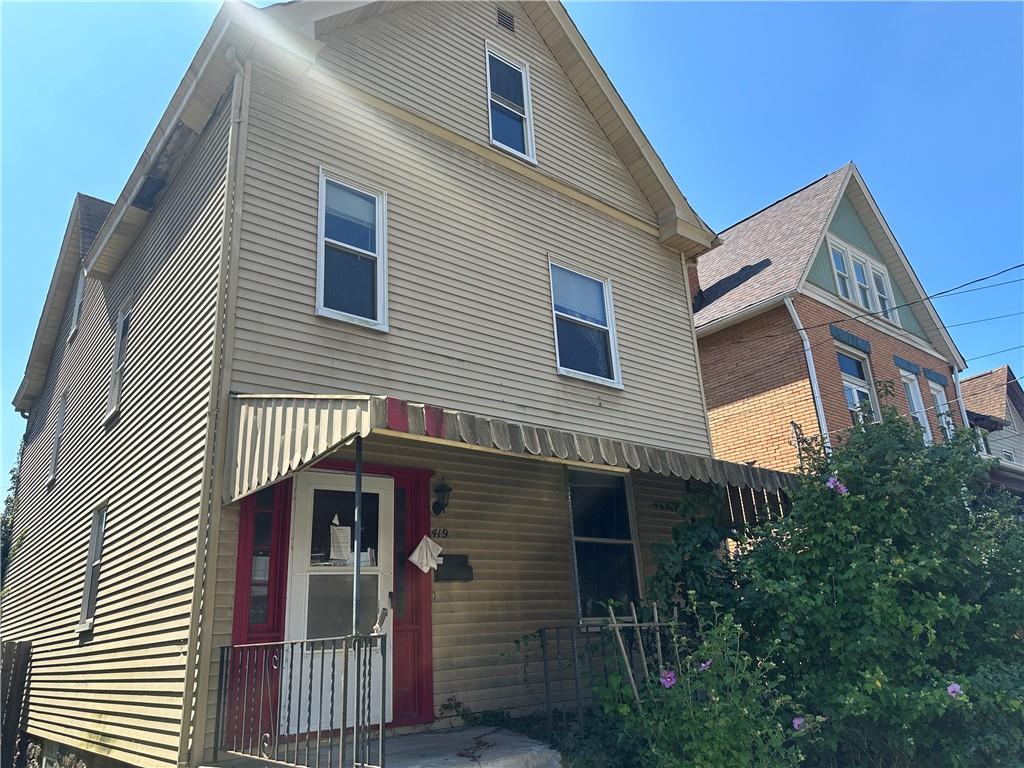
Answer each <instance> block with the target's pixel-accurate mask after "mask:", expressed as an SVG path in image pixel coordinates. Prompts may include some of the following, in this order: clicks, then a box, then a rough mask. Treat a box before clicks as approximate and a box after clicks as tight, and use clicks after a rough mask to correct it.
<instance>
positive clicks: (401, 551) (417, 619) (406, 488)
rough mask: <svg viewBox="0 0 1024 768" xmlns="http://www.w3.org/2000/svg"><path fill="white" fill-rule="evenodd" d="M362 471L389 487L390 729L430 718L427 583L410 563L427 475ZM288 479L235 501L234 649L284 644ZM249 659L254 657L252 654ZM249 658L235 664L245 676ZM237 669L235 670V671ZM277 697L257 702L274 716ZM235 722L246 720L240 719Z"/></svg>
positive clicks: (345, 466)
mask: <svg viewBox="0 0 1024 768" xmlns="http://www.w3.org/2000/svg"><path fill="white" fill-rule="evenodd" d="M317 469H332V470H337V471H342V472H351V471H352V469H353V467H352V465H351V464H350V463H348V462H339V461H332V460H327V461H324V462H321V463H320V464H318V465H317ZM364 472H366V473H367V474H373V475H384V476H388V477H392V478H393V479H394V482H395V531H394V539H395V553H394V555H395V558H394V563H395V581H394V593H393V594H392V596H391V610H392V612H393V613H392V618H393V620H394V622H393V641H392V643H393V647H392V648H391V653H392V659H393V673H392V685H393V699H392V702H393V705H392V714H393V717H392V721H391V724H392V725H412V724H415V723H428V722H430V721H432V720H433V674H432V664H431V626H430V615H431V611H430V602H431V589H430V587H431V577H430V574H425V573H422V572H421V571H420V570H419V569H418V568H417V567H416V566H414V565H413V564H412V563H410V562H409V559H408V558H409V555H410V554H412V551H413V550H414V549H415V548H416V545H417V544H419V542H420V539H422V538H423V537H424V536H426V535H427V534H428V533H429V532H430V474H431V473H430V471H429V470H418V469H408V468H404V467H384V466H371V465H364ZM291 486H292V483H291V481H290V480H285V481H282V482H280V483H278V484H277V485H274V486H271V487H270V488H266V489H264V490H262V491H259V492H257V493H255V494H253V495H252V496H249V497H246V498H245V499H243V500H242V502H241V510H240V518H239V526H238V564H237V570H236V579H235V616H234V624H233V628H232V639H233V644H234V645H236V646H237V645H245V644H250V643H274V642H279V641H281V640H283V639H284V619H285V615H286V610H285V609H286V601H287V595H286V594H285V592H286V591H287V583H288V578H287V575H288V563H287V558H288V541H289V525H290V516H291ZM250 653H257V652H255V651H253V652H250ZM253 663H259V662H255V661H254V660H251V659H250V660H249V661H245V657H239V658H238V659H236V664H240V665H241V666H242V667H244V668H245V669H244V670H243V669H236V670H233V675H232V677H233V678H234V677H235V676H237V675H250V674H251V672H252V670H250V669H248V667H250V666H252V665H253ZM233 666H235V665H233ZM275 695H276V691H269V690H268V692H267V700H266V701H264V702H261V704H260V705H261V706H263V707H266V708H267V711H268V713H270V712H273V711H275V709H276V704H275ZM238 716H241V717H245V715H244V714H242V713H236V718H237V717H238Z"/></svg>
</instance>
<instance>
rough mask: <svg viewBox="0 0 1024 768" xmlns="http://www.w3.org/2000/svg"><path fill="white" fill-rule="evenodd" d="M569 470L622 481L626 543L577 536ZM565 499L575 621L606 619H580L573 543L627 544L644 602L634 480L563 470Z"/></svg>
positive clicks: (586, 470) (622, 475)
mask: <svg viewBox="0 0 1024 768" xmlns="http://www.w3.org/2000/svg"><path fill="white" fill-rule="evenodd" d="M570 470H571V471H572V472H581V473H586V474H591V475H606V476H611V477H619V478H622V481H623V484H624V486H625V492H626V512H627V517H628V518H629V535H630V538H629V539H628V540H627V539H605V538H600V537H595V536H577V535H576V522H575V520H574V519H573V511H572V475H571V474H570ZM565 499H566V502H567V508H568V512H569V547H570V556H571V558H572V578H573V585H574V586H575V588H576V618H577V620H578V621H579V622H580V623H581V624H586V623H597V622H603V621H604V620H605V618H604V617H601V616H588V617H584V616H583V598H582V596H581V593H580V571H579V566H578V565H577V563H576V542H583V543H584V544H616V545H620V546H627V543H628V544H629V545H631V546H632V549H633V570H634V571H635V573H634V578H635V579H636V594H637V599H639V600H641V601H642V600H643V599H644V573H643V564H642V563H641V562H640V531H639V528H638V526H637V521H636V503H635V501H634V498H633V478H631V477H630V476H629V475H628V474H627V473H625V472H602V471H601V470H594V469H589V468H583V467H566V471H565Z"/></svg>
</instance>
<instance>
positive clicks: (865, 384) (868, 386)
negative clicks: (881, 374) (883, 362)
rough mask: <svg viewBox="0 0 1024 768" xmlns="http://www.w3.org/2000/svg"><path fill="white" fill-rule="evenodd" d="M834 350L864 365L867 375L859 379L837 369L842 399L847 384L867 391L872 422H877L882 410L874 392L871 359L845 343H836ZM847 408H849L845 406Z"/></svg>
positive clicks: (837, 363)
mask: <svg viewBox="0 0 1024 768" xmlns="http://www.w3.org/2000/svg"><path fill="white" fill-rule="evenodd" d="M836 352H841V353H843V354H844V355H846V356H847V357H852V358H854V359H855V360H858V361H859V362H860V363H861V365H863V366H864V375H865V376H866V377H867V379H866V380H861V379H858V378H856V377H855V376H850V375H849V374H847V373H844V372H843V370H842V369H841V368H840V369H839V376H840V379H841V380H842V383H843V400H844V401H845V400H846V387H847V385H849V386H850V387H853V388H854V389H859V390H863V391H864V392H866V393H867V395H868V399H869V400H870V402H871V411H872V415H873V416H874V422H875V423H877V422H878V421H879V419H880V418H881V414H882V410H881V408H879V406H878V393H876V392H875V380H874V376H873V375H872V373H871V359H870V357H869V356H868V355H866V354H864V353H863V352H861V351H860V350H859V349H855V348H854V347H851V346H848V345H846V344H836ZM836 367H837V368H838V367H839V360H838V358H837V359H836ZM847 410H849V408H847Z"/></svg>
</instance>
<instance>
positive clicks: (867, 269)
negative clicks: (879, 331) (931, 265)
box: [825, 234, 903, 328]
mask: <svg viewBox="0 0 1024 768" xmlns="http://www.w3.org/2000/svg"><path fill="white" fill-rule="evenodd" d="M825 241H826V244H827V246H828V249H829V264H830V265H831V266H832V277H833V279H834V280H835V281H836V294H835V295H836V296H837V297H839V298H840V299H841V300H843V301H845V302H846V303H848V304H853V305H854V306H855V307H857V308H858V309H866V310H867V311H868V312H871V313H873V314H874V316H875V317H878V318H880V319H882V320H885V321H887V322H889V323H892V324H893V325H895V326H896V327H897V328H902V327H903V326H902V324H901V323H900V313H899V310H898V309H895V308H894V307H895V305H896V302H895V300H894V299H893V291H892V279H891V278H890V276H889V270H888V269H887V268H886V266H885V265H884V264H882V263H881V262H880V261H878V260H877V259H873V258H872V257H870V256H868V255H867V254H866V253H864V252H863V251H859V250H857V249H856V248H854V247H853V246H852V245H850V244H849V243H847V242H845V241H843V240H840V239H839V238H837V237H835V236H834V235H831V234H830V235H828V236H827V237H826V238H825ZM833 250H836V251H838V252H840V253H841V254H842V255H843V266H844V267H845V269H846V274H845V275H843V274H842V273H840V272H839V270H838V268H837V267H836V263H835V259H834V258H833V257H832V251H833ZM854 262H858V263H860V264H861V265H862V266H863V267H864V273H865V279H866V280H867V284H866V285H865V284H864V283H861V282H860V281H859V280H858V279H857V275H856V272H855V271H854ZM876 275H878V276H879V277H881V278H882V282H883V283H884V284H885V287H886V291H887V294H888V296H887V297H886V298H887V299H888V301H889V307H890V309H889V311H888V312H885V311H883V310H882V308H881V302H880V301H879V300H878V295H879V294H878V287H877V285H876V284H875V276H876ZM841 277H842V278H844V279H845V280H846V285H847V286H848V288H849V292H850V295H849V296H844V295H843V294H842V291H841V290H840V287H839V286H840V282H841V280H840V278H841ZM861 286H863V287H864V288H866V289H867V292H868V301H869V303H870V305H871V306H864V304H863V303H862V302H861V301H860V299H859V295H860V287H861Z"/></svg>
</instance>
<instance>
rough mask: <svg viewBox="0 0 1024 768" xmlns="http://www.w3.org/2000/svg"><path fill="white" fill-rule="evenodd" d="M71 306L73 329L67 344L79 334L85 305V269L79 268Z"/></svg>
mask: <svg viewBox="0 0 1024 768" xmlns="http://www.w3.org/2000/svg"><path fill="white" fill-rule="evenodd" d="M71 300H72V302H73V303H72V305H71V329H70V330H69V331H68V339H67V342H66V343H67V344H70V343H71V340H72V339H73V338H75V334H76V333H78V325H79V323H80V322H81V319H82V305H83V304H84V303H85V267H84V266H82V267H79V268H78V276H77V277H76V278H75V292H74V295H73V296H72V299H71Z"/></svg>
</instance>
